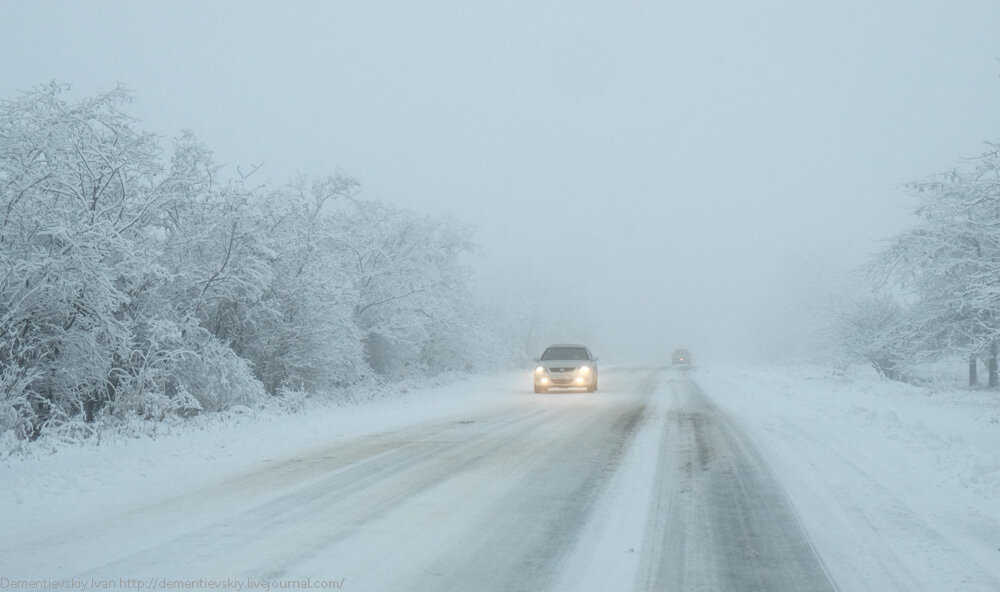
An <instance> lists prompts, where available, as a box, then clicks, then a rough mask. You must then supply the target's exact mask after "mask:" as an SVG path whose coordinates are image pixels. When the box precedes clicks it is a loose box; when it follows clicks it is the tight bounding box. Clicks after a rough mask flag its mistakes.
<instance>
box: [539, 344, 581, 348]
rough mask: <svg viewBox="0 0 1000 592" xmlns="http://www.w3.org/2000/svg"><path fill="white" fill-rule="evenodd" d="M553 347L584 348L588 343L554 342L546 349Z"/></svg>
mask: <svg viewBox="0 0 1000 592" xmlns="http://www.w3.org/2000/svg"><path fill="white" fill-rule="evenodd" d="M553 347H582V348H583V349H587V346H586V345H580V344H579V343H553V344H552V345H550V346H549V347H547V348H545V349H551V348H553Z"/></svg>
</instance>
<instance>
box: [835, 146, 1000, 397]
mask: <svg viewBox="0 0 1000 592" xmlns="http://www.w3.org/2000/svg"><path fill="white" fill-rule="evenodd" d="M909 191H910V193H911V194H912V195H913V196H914V197H915V198H916V199H917V206H916V208H915V210H914V212H915V214H916V215H917V216H918V218H919V222H918V223H917V224H916V225H915V226H914V227H913V228H911V229H910V230H908V231H906V232H904V233H902V234H900V235H898V236H895V237H893V238H892V239H891V241H890V242H889V244H888V246H887V247H886V248H885V249H884V250H883V251H882V252H881V253H880V254H879V255H878V256H877V257H876V258H875V259H874V260H873V261H872V262H871V264H870V265H869V267H868V269H867V271H868V273H867V277H868V278H869V279H870V284H869V285H870V288H871V291H870V293H869V294H868V295H866V296H864V297H861V298H857V299H855V300H854V301H853V302H852V303H851V304H850V305H849V307H848V308H847V309H845V310H843V311H842V312H841V314H840V318H839V322H838V324H837V325H838V331H839V334H840V338H841V343H842V344H843V345H845V346H846V349H847V351H848V352H850V353H851V354H852V355H854V356H855V357H857V358H861V359H864V360H867V361H868V362H869V363H871V365H872V366H873V367H874V368H875V369H876V370H877V371H878V372H879V373H880V374H881V375H882V376H884V377H886V378H890V379H894V380H902V381H913V380H914V379H916V378H917V374H918V373H917V371H916V368H917V367H918V366H920V365H922V364H926V363H929V362H935V361H938V360H942V359H956V360H962V363H967V364H968V370H969V382H970V383H971V384H976V383H977V382H978V373H979V368H980V367H982V368H985V370H986V371H987V373H988V379H987V381H988V383H989V385H990V386H998V385H1000V374H998V370H997V354H998V342H1000V145H989V150H988V151H986V152H984V153H983V154H981V155H979V156H978V157H976V158H972V159H968V160H967V161H966V163H965V164H964V166H962V167H960V168H956V169H953V170H950V171H947V172H945V173H943V174H939V175H936V176H934V177H932V178H930V179H929V180H927V181H924V182H920V183H914V184H912V185H910V186H909Z"/></svg>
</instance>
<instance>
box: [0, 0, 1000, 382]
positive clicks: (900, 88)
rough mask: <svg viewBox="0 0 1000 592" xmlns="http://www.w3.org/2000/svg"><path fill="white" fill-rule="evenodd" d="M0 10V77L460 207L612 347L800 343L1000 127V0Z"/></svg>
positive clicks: (485, 237)
mask: <svg viewBox="0 0 1000 592" xmlns="http://www.w3.org/2000/svg"><path fill="white" fill-rule="evenodd" d="M3 13H4V14H3V19H2V21H0V55H2V56H3V59H2V61H0V64H2V66H0V72H2V76H0V97H2V98H9V97H11V96H13V95H15V94H17V93H18V92H19V91H22V90H26V89H29V88H31V87H33V86H35V85H38V84H41V83H44V82H47V81H50V80H58V81H61V82H67V83H70V84H72V85H73V93H74V96H85V95H89V94H93V93H95V92H98V91H101V90H107V89H110V88H112V87H114V86H115V85H117V84H119V83H122V84H126V85H127V86H128V87H130V88H131V89H133V90H134V91H135V92H136V101H135V103H134V105H132V108H131V109H130V113H131V114H132V115H134V116H136V117H138V118H139V119H140V120H141V127H142V128H144V129H147V130H149V131H154V132H157V133H160V134H163V135H165V136H166V137H167V138H169V137H172V136H175V135H177V134H178V133H179V132H180V131H181V130H182V129H191V130H193V131H194V132H195V133H196V134H197V135H198V136H199V137H200V138H201V139H202V140H203V141H204V142H205V143H206V144H207V145H208V146H209V147H210V148H212V149H213V150H214V151H215V155H216V159H217V160H218V161H219V162H220V163H228V164H230V165H233V166H235V165H237V164H242V165H249V164H256V163H260V162H262V161H263V162H264V168H263V171H264V174H265V175H266V176H268V177H270V179H271V180H272V181H273V182H275V183H282V182H284V181H286V180H288V179H289V178H291V177H293V176H295V175H297V174H299V173H302V174H306V175H321V174H326V173H329V172H337V171H339V172H344V173H347V174H349V175H351V176H354V177H356V178H358V179H359V180H360V181H361V183H362V187H363V193H362V196H363V197H365V198H367V199H377V200H384V201H390V202H393V203H396V204H399V205H402V206H404V207H407V208H410V209H414V210H417V211H421V212H428V213H433V214H448V215H451V216H453V217H455V218H457V219H459V220H462V221H466V222H469V223H471V224H473V225H475V227H476V229H477V231H476V236H477V239H478V242H479V243H480V244H481V245H482V247H483V253H482V255H481V256H478V257H475V258H473V260H472V263H473V265H475V267H476V269H477V275H478V280H477V282H478V286H479V288H480V289H481V290H482V291H483V292H484V293H486V294H489V295H490V296H491V297H493V298H495V299H496V300H498V301H500V302H508V303H511V304H512V305H514V304H516V305H518V306H525V307H527V308H530V309H531V310H532V311H533V312H532V314H535V315H537V316H538V317H539V318H540V319H545V320H546V321H547V322H550V324H551V325H552V326H553V327H559V329H555V328H549V329H546V333H545V334H544V335H539V336H536V339H538V340H540V341H542V342H544V341H548V340H551V341H565V340H572V341H575V340H586V341H587V342H588V343H589V344H590V345H591V346H592V349H594V350H595V351H596V352H597V353H599V354H600V355H602V357H604V358H605V359H610V360H613V361H624V360H628V359H631V358H639V359H643V361H657V360H658V359H662V358H664V357H667V356H669V352H670V350H671V349H672V348H674V347H681V346H686V347H690V348H691V349H692V350H694V352H695V355H696V356H699V354H700V359H701V360H703V361H706V362H707V361H709V360H712V359H719V360H722V359H733V358H740V357H747V356H751V357H752V356H753V354H754V353H761V352H765V353H769V352H772V351H774V350H775V349H780V348H782V347H785V348H796V347H798V344H801V343H803V342H804V341H807V340H808V338H809V335H808V332H809V331H811V330H812V329H811V328H810V327H809V323H808V319H809V316H810V312H809V311H810V309H809V306H810V303H811V302H813V301H814V300H815V299H816V298H817V296H818V295H821V294H823V293H825V292H826V291H829V290H831V289H834V290H835V284H836V283H837V282H839V281H840V280H839V278H841V277H842V276H843V273H844V272H845V270H848V269H851V268H854V267H856V266H857V265H858V264H860V263H861V262H862V261H864V259H865V257H866V256H867V255H868V254H869V253H871V252H873V251H874V250H876V249H878V248H879V245H880V241H881V240H883V239H886V238H888V237H889V236H891V235H892V234H893V233H894V232H897V231H898V230H900V229H901V228H903V227H905V225H906V224H908V223H909V221H910V217H909V214H908V208H909V206H910V201H909V200H908V199H907V198H906V196H905V195H904V193H903V191H902V190H901V185H902V184H904V183H907V182H910V181H917V180H920V179H923V178H925V177H927V176H928V175H931V174H933V173H936V172H940V171H943V170H944V169H946V168H949V167H951V166H954V165H956V164H957V163H958V162H959V159H960V158H961V157H962V156H972V155H975V154H977V153H979V152H980V151H981V150H982V149H983V145H982V142H983V141H986V140H1000V117H998V116H1000V78H998V74H1000V62H998V61H997V58H1000V36H998V35H997V31H1000V5H998V4H997V3H996V1H995V0H979V1H977V0H958V1H950V2H922V1H913V0H871V1H862V0H856V1H841V2H801V1H798V0H789V1H784V2H768V1H760V2H740V1H735V0H730V1H725V2H723V1H709V2H665V1H662V0H661V1H650V2H579V1H560V2H542V3H539V2H529V1H513V2H503V3H495V4H491V5H489V6H487V5H485V3H479V2H372V1H357V2H289V3H285V2H245V1H242V2H218V1H212V2H155V3H154V2H86V1H84V2H10V3H7V5H6V6H5V7H4V10H3ZM164 144H165V146H169V144H168V143H167V142H164ZM831 284H833V285H834V286H833V288H831ZM554 319H561V320H558V321H555V320H554Z"/></svg>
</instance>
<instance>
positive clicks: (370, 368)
mask: <svg viewBox="0 0 1000 592" xmlns="http://www.w3.org/2000/svg"><path fill="white" fill-rule="evenodd" d="M67 90H68V88H67V87H66V86H63V85H58V84H50V85H47V86H44V87H40V88H38V89H36V90H34V91H31V92H29V93H26V94H24V95H22V96H20V97H17V98H15V99H11V100H8V101H4V102H2V103H0V442H7V444H5V445H4V446H5V447H7V449H10V446H11V444H10V442H12V441H13V442H23V441H25V440H32V439H36V438H39V437H41V436H42V435H43V433H44V434H45V435H46V436H47V437H51V438H55V439H67V438H68V439H72V438H75V437H86V434H87V433H90V432H92V428H91V427H88V424H90V423H91V422H95V421H101V422H106V423H108V424H116V423H117V425H126V424H131V422H133V421H135V420H136V419H141V420H155V421H162V420H165V419H168V418H169V419H171V420H173V419H177V418H185V417H189V416H191V415H194V414H199V413H204V412H214V411H223V410H227V409H232V408H246V409H253V408H256V407H258V406H260V405H261V404H263V403H264V402H265V401H267V400H268V399H269V398H272V397H277V398H278V399H280V401H281V402H282V403H281V404H283V405H285V406H287V407H289V408H290V409H292V408H294V409H301V408H303V405H302V404H301V399H302V397H303V396H305V395H304V394H303V393H316V392H324V393H345V392H346V391H345V389H347V388H349V387H351V386H352V385H357V384H359V383H362V384H368V383H370V382H371V381H372V380H373V379H378V380H383V379H386V378H389V379H403V378H407V377H412V376H417V375H420V374H435V373H438V372H441V371H450V370H466V369H470V368H471V367H472V366H473V364H475V363H476V362H477V361H478V360H480V359H482V355H481V351H482V348H481V347H480V346H479V345H478V344H477V341H478V337H477V334H479V333H480V331H478V330H476V328H477V327H483V330H482V334H484V335H488V334H491V331H489V330H488V329H487V328H485V324H486V323H487V321H485V320H484V319H483V318H482V317H481V316H479V315H478V314H477V312H476V310H477V308H476V305H475V304H474V303H473V302H472V299H471V297H470V295H469V291H468V281H469V270H468V269H467V267H466V266H465V265H464V264H463V262H462V257H463V256H464V255H465V254H466V253H468V252H470V251H472V250H473V249H474V245H473V243H472V241H471V238H470V233H469V230H468V228H466V227H464V226H462V225H459V224H456V223H454V222H451V221H448V220H439V219H434V218H430V217H425V216H419V215H416V214H414V213H412V212H408V211H404V210H401V209H399V208H396V207H394V206H392V205H389V204H385V203H371V202H365V201H361V200H358V199H356V193H357V182H356V181H354V180H353V179H351V178H350V177H347V176H344V175H333V176H329V177H324V178H321V179H317V180H308V179H300V180H297V181H295V182H294V183H291V184H289V185H287V186H284V187H280V188H277V189H275V188H269V187H267V186H263V185H262V186H255V185H252V184H251V181H252V176H248V175H243V174H239V175H237V176H235V177H232V178H227V177H226V176H225V175H224V174H223V172H222V168H221V167H219V166H218V165H216V164H215V163H214V161H213V159H212V153H211V151H210V150H209V149H208V148H207V147H205V146H204V145H203V144H201V143H200V142H199V141H198V140H197V138H195V136H194V135H193V134H191V133H190V132H185V133H184V134H182V135H181V136H180V137H179V138H177V139H176V140H175V141H174V143H173V150H172V153H171V155H170V158H169V160H168V161H167V162H166V164H164V161H165V159H164V155H163V150H162V149H161V147H160V145H159V143H158V139H157V138H156V137H155V136H153V135H151V134H147V133H142V132H139V131H137V130H136V128H135V122H134V120H133V119H132V118H130V117H129V116H128V115H126V114H125V113H124V112H123V108H124V106H125V105H127V104H128V103H129V102H130V100H131V95H130V93H129V92H127V91H126V90H124V89H120V88H119V89H115V90H113V91H110V92H107V93H103V94H100V95H98V96H96V97H93V98H87V99H83V100H80V101H77V102H75V103H74V102H70V101H68V100H67V99H66V98H65V97H66V94H67ZM237 172H239V170H238V169H237ZM470 328H472V329H473V330H472V331H470ZM343 396H345V397H347V398H350V397H349V396H348V395H343Z"/></svg>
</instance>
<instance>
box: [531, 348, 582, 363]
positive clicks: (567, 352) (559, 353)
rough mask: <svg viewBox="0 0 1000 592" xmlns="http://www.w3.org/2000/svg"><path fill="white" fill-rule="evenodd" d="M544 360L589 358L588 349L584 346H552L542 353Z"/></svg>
mask: <svg viewBox="0 0 1000 592" xmlns="http://www.w3.org/2000/svg"><path fill="white" fill-rule="evenodd" d="M542 359H543V360H589V359H590V356H588V355H587V350H586V349H584V348H582V347H550V348H549V349H547V350H545V353H543V354H542Z"/></svg>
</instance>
